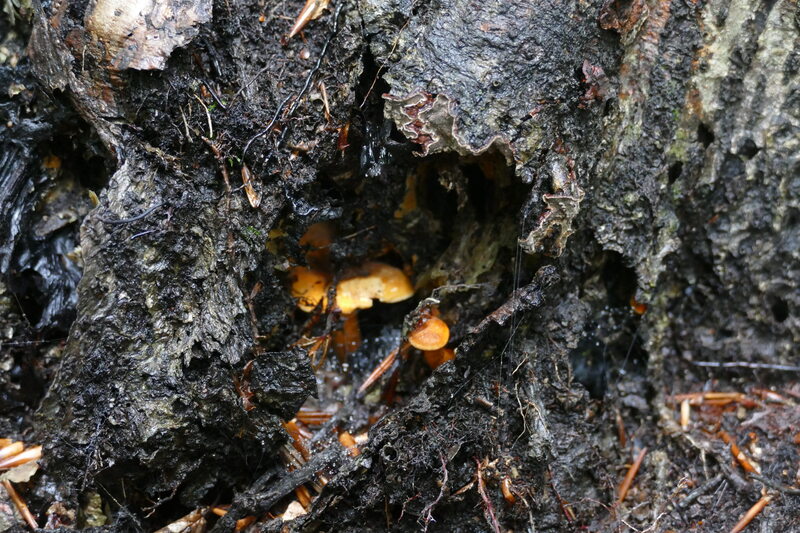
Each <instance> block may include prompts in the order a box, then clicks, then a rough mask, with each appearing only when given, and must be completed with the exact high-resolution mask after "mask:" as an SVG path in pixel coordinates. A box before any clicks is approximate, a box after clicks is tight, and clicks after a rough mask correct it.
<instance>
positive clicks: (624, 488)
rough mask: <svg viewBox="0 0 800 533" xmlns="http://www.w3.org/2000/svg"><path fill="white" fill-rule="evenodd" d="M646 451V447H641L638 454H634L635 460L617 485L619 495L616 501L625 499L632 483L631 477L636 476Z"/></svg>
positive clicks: (619, 501) (620, 501)
mask: <svg viewBox="0 0 800 533" xmlns="http://www.w3.org/2000/svg"><path fill="white" fill-rule="evenodd" d="M646 453H647V448H642V449H641V451H640V452H639V455H637V456H636V460H635V461H634V462H633V464H632V465H631V467H630V468H629V469H628V473H627V474H625V479H623V480H622V483H621V484H620V486H619V496H618V498H617V503H618V504H619V503H622V501H623V500H624V499H625V496H627V495H628V490H630V488H631V483H633V478H634V477H636V473H637V472H638V471H639V467H640V466H642V461H644V456H645V454H646Z"/></svg>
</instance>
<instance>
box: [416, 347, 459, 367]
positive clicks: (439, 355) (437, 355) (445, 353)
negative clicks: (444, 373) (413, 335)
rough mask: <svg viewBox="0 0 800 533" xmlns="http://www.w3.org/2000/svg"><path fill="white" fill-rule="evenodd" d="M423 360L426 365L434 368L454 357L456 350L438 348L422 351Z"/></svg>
mask: <svg viewBox="0 0 800 533" xmlns="http://www.w3.org/2000/svg"><path fill="white" fill-rule="evenodd" d="M423 355H425V362H426V363H428V366H429V367H431V368H433V369H435V368H437V367H439V366H440V365H443V364H445V363H446V362H448V361H452V360H453V359H455V358H456V352H455V351H454V350H453V349H452V348H440V349H438V350H430V351H427V352H424V354H423Z"/></svg>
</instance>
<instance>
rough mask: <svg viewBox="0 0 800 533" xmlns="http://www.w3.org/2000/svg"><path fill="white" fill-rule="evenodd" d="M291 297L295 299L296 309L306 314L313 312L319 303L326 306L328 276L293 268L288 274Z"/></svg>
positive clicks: (302, 268)
mask: <svg viewBox="0 0 800 533" xmlns="http://www.w3.org/2000/svg"><path fill="white" fill-rule="evenodd" d="M290 277H291V280H292V296H294V297H295V298H297V307H299V308H300V309H301V310H303V311H305V312H306V313H310V312H311V311H313V310H314V309H315V308H316V307H317V305H319V303H320V302H322V303H323V307H324V306H325V305H326V304H327V299H328V298H327V294H328V285H329V284H330V279H329V278H328V276H327V275H326V274H324V273H322V272H319V271H317V270H312V269H310V268H306V267H300V266H298V267H294V268H292V270H291V272H290Z"/></svg>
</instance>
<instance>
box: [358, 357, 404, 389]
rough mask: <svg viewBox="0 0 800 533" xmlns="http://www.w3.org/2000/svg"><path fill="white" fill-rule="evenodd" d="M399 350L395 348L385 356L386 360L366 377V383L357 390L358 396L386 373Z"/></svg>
mask: <svg viewBox="0 0 800 533" xmlns="http://www.w3.org/2000/svg"><path fill="white" fill-rule="evenodd" d="M399 351H400V350H399V349H398V348H395V349H394V350H392V351H391V353H389V355H387V356H386V358H385V359H384V360H383V361H381V362H380V364H379V365H378V366H376V367H375V370H373V371H372V373H371V374H370V375H369V376H368V377H367V379H366V381H364V383H362V384H361V386H360V387H359V388H358V394H363V393H364V391H366V390H367V389H368V388H370V387H371V386H372V385H374V384H375V382H376V381H378V380H379V379H380V377H381V376H382V375H384V374H385V373H386V371H387V370H389V368H390V367H391V366H392V365H393V364H394V361H395V359H397V354H398V353H399Z"/></svg>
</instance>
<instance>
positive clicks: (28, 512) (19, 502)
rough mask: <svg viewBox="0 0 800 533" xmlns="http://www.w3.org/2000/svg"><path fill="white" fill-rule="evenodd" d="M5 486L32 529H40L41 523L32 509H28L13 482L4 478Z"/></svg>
mask: <svg viewBox="0 0 800 533" xmlns="http://www.w3.org/2000/svg"><path fill="white" fill-rule="evenodd" d="M3 487H4V488H5V489H6V492H7V493H8V496H9V498H11V501H12V502H14V505H15V506H16V507H17V511H19V514H21V515H22V518H24V519H25V522H27V523H28V525H29V526H30V527H31V529H39V525H38V524H37V523H36V519H35V518H34V517H33V514H32V513H31V510H30V509H28V505H27V504H26V503H25V501H24V500H23V499H22V497H21V496H20V495H19V494H18V493H17V491H16V489H15V488H14V486H13V485H12V484H11V482H10V481H6V480H3Z"/></svg>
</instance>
